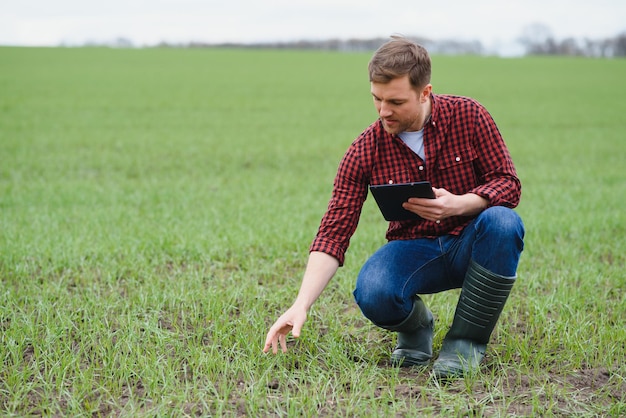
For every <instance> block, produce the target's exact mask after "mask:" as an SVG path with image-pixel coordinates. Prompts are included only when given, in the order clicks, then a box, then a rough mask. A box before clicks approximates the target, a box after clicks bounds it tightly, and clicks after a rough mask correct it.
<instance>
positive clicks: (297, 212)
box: [0, 48, 626, 416]
mask: <svg viewBox="0 0 626 418" xmlns="http://www.w3.org/2000/svg"><path fill="white" fill-rule="evenodd" d="M368 59H369V54H337V53H319V52H297V51H245V50H238V51H229V50H167V49H144V50H113V49H28V48H0V231H1V234H0V278H1V282H0V330H1V334H0V338H1V341H0V358H1V361H2V367H0V415H3V416H32V415H35V416H37V415H45V416H49V415H62V416H65V415H67V416H79V415H81V416H82V415H94V416H99V415H102V416H108V415H114V416H115V415H123V416H131V415H132V416H167V415H177V416H181V415H204V416H206V415H214V416H219V415H227V416H237V415H249V416H273V415H276V416H300V415H304V416H316V415H323V416H335V415H338V416H431V415H432V416H436V415H442V416H449V415H452V416H483V415H486V416H505V415H506V416H512V415H513V416H515V415H517V416H598V415H602V416H623V415H624V414H626V397H625V395H624V393H626V369H625V366H624V360H625V358H626V346H625V341H626V329H625V327H624V319H623V317H624V312H626V299H625V297H624V294H625V292H626V274H625V273H624V271H625V259H626V255H625V254H626V240H625V239H624V236H626V215H625V214H624V212H625V211H624V210H623V203H624V196H625V195H626V171H624V165H625V163H626V161H625V156H626V152H625V151H624V146H623V141H624V133H625V132H626V119H625V118H624V114H625V113H626V101H624V97H626V82H624V79H623V74H624V73H625V72H626V61H624V60H591V59H587V60H585V59H575V58H524V59H498V58H477V57H434V77H433V84H434V89H435V91H436V92H441V93H454V94H463V95H469V96H473V97H475V98H477V99H478V100H480V101H481V102H482V103H484V104H485V105H486V106H487V108H488V109H489V110H490V111H491V112H492V114H493V115H494V117H495V119H496V121H497V122H498V124H499V126H500V128H501V131H502V133H503V135H504V137H505V139H506V141H507V143H508V145H509V148H510V150H511V153H512V154H513V158H514V160H515V162H516V166H517V168H518V172H519V174H520V177H521V179H522V183H523V196H522V203H521V204H520V206H519V209H518V211H519V213H520V214H521V216H522V218H523V219H524V221H525V224H526V228H527V239H526V248H525V251H524V254H523V256H522V260H521V264H520V268H519V272H518V275H519V280H518V282H517V284H516V287H515V289H514V291H513V293H512V295H511V298H510V299H509V302H508V304H507V306H506V308H505V311H504V313H503V315H502V317H501V320H500V322H499V325H498V327H497V329H496V331H495V332H494V335H493V337H492V342H491V344H490V348H489V350H488V356H487V361H486V363H485V365H484V367H483V368H482V369H481V372H480V373H479V374H477V375H476V376H470V377H467V378H465V379H462V380H460V381H458V382H453V383H450V384H446V385H442V384H440V383H438V382H437V381H436V380H433V379H432V378H431V376H430V374H429V373H428V371H418V370H397V369H394V368H391V367H389V362H388V357H389V353H390V350H391V349H392V347H393V344H394V341H393V336H392V335H390V334H388V333H386V332H385V331H383V330H381V329H378V328H376V327H374V326H372V325H371V324H370V323H368V321H366V320H365V319H364V318H363V317H362V316H361V314H360V313H359V311H358V308H357V307H356V306H355V304H354V302H353V300H352V296H351V291H352V286H353V283H354V279H355V276H356V274H357V272H358V270H359V268H360V266H361V264H362V263H363V262H364V261H365V260H366V259H367V257H368V255H369V254H371V253H372V252H373V251H374V250H375V249H376V248H378V247H379V246H380V245H381V244H382V243H383V242H384V231H385V228H386V225H385V222H384V221H383V220H382V217H381V216H380V214H379V213H378V211H377V208H376V207H375V205H374V203H373V202H372V201H370V200H368V202H366V206H365V208H364V212H363V215H362V218H361V224H360V226H359V229H358V230H357V233H356V234H355V236H354V238H353V240H352V246H351V248H350V250H349V252H348V257H347V260H346V265H345V267H344V268H342V269H341V270H340V271H339V273H338V274H337V276H336V277H335V279H334V280H333V282H331V284H330V285H329V288H328V289H327V290H326V292H325V293H324V294H323V295H322V297H321V298H320V300H319V301H318V303H317V304H316V305H315V306H314V307H313V309H312V311H311V314H310V318H309V321H308V322H307V324H306V326H305V329H304V331H303V335H302V337H301V338H300V339H299V340H298V341H290V343H289V345H290V351H289V353H288V354H287V355H281V356H271V355H263V354H262V353H261V348H262V345H263V341H264V339H265V334H266V332H267V329H268V327H269V326H270V325H271V323H272V322H273V321H274V319H275V318H276V317H277V316H278V315H279V314H280V313H281V312H282V311H283V310H284V309H286V308H287V307H288V306H289V305H290V304H291V302H292V300H293V298H294V297H295V294H296V291H297V288H298V285H299V282H300V278H301V274H302V272H303V268H304V264H305V262H306V258H307V250H308V246H309V244H310V241H311V240H312V238H313V236H314V234H315V232H316V230H317V226H318V223H319V220H320V218H321V216H322V214H323V212H324V210H325V208H326V204H327V201H328V198H329V196H330V191H331V186H332V180H333V177H334V174H335V170H336V167H337V163H338V162H339V159H340V158H341V156H342V154H343V152H344V150H345V149H346V147H347V146H348V144H349V143H350V142H351V141H352V140H353V139H354V138H355V137H356V136H357V135H358V134H359V133H360V132H361V130H362V129H364V128H365V127H366V126H367V125H368V124H369V123H371V121H372V120H373V119H374V118H375V116H376V115H375V112H374V108H373V105H372V103H371V98H370V95H369V84H368V82H367V75H366V64H367V61H368ZM457 297H458V291H451V292H446V293H442V294H437V295H432V296H428V297H426V301H427V303H428V304H429V305H430V306H431V307H432V309H433V311H434V313H435V316H436V319H437V322H436V334H435V350H438V349H439V347H440V345H441V340H442V339H443V336H444V335H445V332H446V329H447V326H448V325H449V323H450V321H451V318H452V314H453V311H454V307H455V304H456V298H457Z"/></svg>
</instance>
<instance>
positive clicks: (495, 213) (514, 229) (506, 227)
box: [479, 206, 525, 240]
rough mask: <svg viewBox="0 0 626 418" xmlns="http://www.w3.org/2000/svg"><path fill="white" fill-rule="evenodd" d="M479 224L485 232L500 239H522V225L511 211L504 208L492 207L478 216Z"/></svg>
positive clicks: (516, 215)
mask: <svg viewBox="0 0 626 418" xmlns="http://www.w3.org/2000/svg"><path fill="white" fill-rule="evenodd" d="M479 222H480V223H481V225H484V227H485V229H486V230H487V231H490V232H492V233H494V234H497V235H498V236H500V237H506V236H508V237H512V238H518V239H519V240H522V239H523V238H524V234H525V231H524V223H523V222H522V218H520V216H519V215H518V214H517V213H516V212H515V211H514V210H513V209H510V208H507V207H504V206H493V207H490V208H488V209H486V210H484V211H483V212H482V213H481V214H480V215H479Z"/></svg>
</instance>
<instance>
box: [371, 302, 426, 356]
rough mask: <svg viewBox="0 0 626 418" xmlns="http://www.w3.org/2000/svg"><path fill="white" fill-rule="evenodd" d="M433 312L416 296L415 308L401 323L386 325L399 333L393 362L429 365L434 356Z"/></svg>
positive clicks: (392, 354)
mask: <svg viewBox="0 0 626 418" xmlns="http://www.w3.org/2000/svg"><path fill="white" fill-rule="evenodd" d="M434 322H435V321H434V319H433V314H432V312H430V310H429V309H428V308H427V307H426V305H425V304H424V302H423V301H422V299H420V298H419V297H418V296H415V297H414V303H413V309H412V310H411V313H410V314H409V316H408V317H407V318H406V319H405V320H404V321H402V322H401V323H400V324H398V325H395V326H385V327H383V328H386V329H388V330H390V331H396V332H397V333H398V343H397V345H396V348H395V349H394V351H393V353H391V364H392V365H394V366H400V367H411V366H427V365H428V364H429V363H430V359H431V358H432V356H433V328H434Z"/></svg>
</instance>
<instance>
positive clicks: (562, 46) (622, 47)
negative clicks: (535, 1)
mask: <svg viewBox="0 0 626 418" xmlns="http://www.w3.org/2000/svg"><path fill="white" fill-rule="evenodd" d="M519 42H520V43H521V44H522V45H523V46H524V48H525V50H526V55H573V56H582V57H605V58H612V57H626V31H624V32H622V33H621V34H619V35H617V36H615V37H614V38H606V39H583V40H579V39H575V38H565V39H563V40H560V41H559V40H556V39H555V38H554V36H553V35H552V31H551V30H550V28H549V27H547V26H545V25H542V24H533V25H529V26H527V27H526V28H525V29H524V31H523V33H522V36H521V37H520V38H519Z"/></svg>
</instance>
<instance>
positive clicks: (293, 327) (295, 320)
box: [263, 306, 307, 354]
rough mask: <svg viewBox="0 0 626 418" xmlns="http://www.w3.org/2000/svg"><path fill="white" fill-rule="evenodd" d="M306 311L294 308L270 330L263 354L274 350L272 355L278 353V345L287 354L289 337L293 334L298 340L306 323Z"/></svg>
mask: <svg viewBox="0 0 626 418" xmlns="http://www.w3.org/2000/svg"><path fill="white" fill-rule="evenodd" d="M306 318H307V314H306V309H304V310H303V309H298V308H297V307H294V306H292V307H291V308H289V309H288V310H287V311H286V312H285V313H284V314H283V315H282V316H281V317H280V318H278V320H277V321H276V322H274V325H272V327H271V328H270V330H269V332H268V333H267V337H266V338H265V346H264V347H263V352H264V353H267V352H268V351H270V347H271V348H272V353H274V354H277V353H278V344H280V348H281V350H282V352H283V353H286V352H287V335H289V333H290V332H291V334H292V335H293V336H294V337H295V338H298V337H299V336H300V331H301V330H302V325H304V322H305V321H306Z"/></svg>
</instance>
